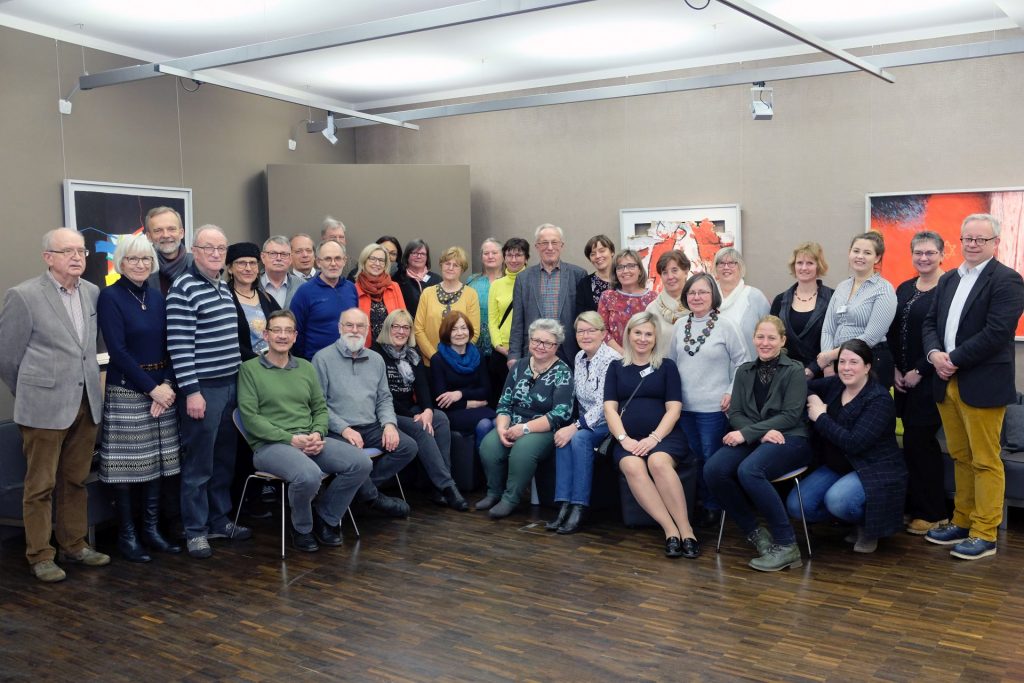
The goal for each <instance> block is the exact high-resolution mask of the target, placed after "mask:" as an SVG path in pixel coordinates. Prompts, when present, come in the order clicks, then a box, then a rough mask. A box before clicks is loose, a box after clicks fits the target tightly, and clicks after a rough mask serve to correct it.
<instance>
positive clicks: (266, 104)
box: [0, 27, 354, 417]
mask: <svg viewBox="0 0 1024 683" xmlns="http://www.w3.org/2000/svg"><path fill="white" fill-rule="evenodd" d="M58 58H59V64H60V66H59V69H58ZM84 59H85V65H86V68H87V69H88V70H89V71H90V72H91V73H95V72H98V71H101V70H103V69H108V68H113V67H118V66H126V65H128V64H131V63H132V62H130V61H128V60H125V59H124V58H121V57H116V56H113V55H110V54H106V53H102V52H97V51H95V50H85V51H84ZM82 60H83V51H82V49H81V48H80V47H77V46H73V45H68V44H64V43H59V44H58V43H55V41H53V40H52V39H48V38H42V37H40V36H35V35H31V34H28V33H23V32H20V31H15V30H12V29H8V28H3V27H0V121H3V122H4V125H3V126H0V150H3V152H2V157H0V158H2V163H0V220H2V221H3V223H2V231H3V237H4V249H3V251H2V252H0V292H3V291H6V290H7V289H8V288H10V287H11V286H13V285H15V284H17V283H18V282H21V281H22V280H25V279H26V278H29V277H32V276H35V275H38V274H39V273H41V272H42V270H43V262H42V258H41V256H40V253H41V251H42V249H41V246H40V238H41V237H42V234H43V233H44V232H45V231H46V230H48V229H50V228H53V227H56V226H58V225H60V224H61V223H62V222H63V216H64V212H63V200H62V196H63V195H62V189H61V188H62V186H61V183H62V181H63V180H64V178H74V179H79V180H98V181H107V182H116V183H137V184H143V185H165V186H175V187H182V186H183V187H191V188H192V190H193V201H194V207H193V209H194V211H193V213H194V221H195V224H196V225H200V224H202V223H216V224H218V225H220V226H222V227H223V228H224V229H225V231H226V232H227V234H228V237H229V239H231V240H232V241H235V240H243V239H253V240H260V239H262V238H263V237H265V236H266V235H267V226H268V221H267V208H266V180H265V168H266V166H267V164H269V163H285V162H291V163H321V164H337V163H352V162H353V161H354V152H353V144H352V140H353V138H352V134H351V133H350V132H347V131H346V132H344V133H341V134H339V138H340V140H339V142H338V145H337V146H335V147H332V146H331V145H330V144H329V143H328V142H327V141H326V140H324V139H323V137H322V136H320V135H308V134H307V133H305V132H304V127H302V126H297V127H298V128H301V129H302V130H301V131H300V132H298V133H297V135H298V142H299V148H298V150H296V151H295V152H289V151H288V148H287V141H288V137H289V135H290V134H291V133H290V132H289V131H290V129H292V127H293V126H295V124H296V123H297V122H299V121H300V120H302V119H304V118H306V116H307V109H306V108H305V107H299V106H297V105H291V104H286V103H282V102H276V101H273V100H268V99H265V98H262V97H256V96H253V95H246V94H242V93H237V92H232V91H229V90H224V89H221V88H216V87H213V86H209V85H204V86H202V87H201V88H200V89H199V91H198V92H195V93H187V92H184V91H183V90H178V89H177V80H176V79H173V78H170V77H163V78H158V79H153V80H150V81H146V82H141V83H132V84H127V85H118V86H112V87H108V88H101V89H98V90H92V91H89V92H78V93H76V94H75V95H74V97H73V98H72V102H73V103H74V109H73V113H72V114H71V115H70V116H63V117H62V116H61V115H60V114H59V113H58V112H57V99H58V93H60V95H61V96H67V94H68V93H69V92H71V88H72V87H73V85H74V83H75V79H76V78H77V77H78V76H79V75H80V74H81V73H82ZM58 71H59V77H58ZM190 87H191V86H190ZM315 114H316V113H315ZM179 131H180V132H179ZM62 141H63V145H62ZM179 150H180V153H179ZM65 165H66V171H65ZM314 227H315V226H309V228H310V229H313V228H314ZM10 415H11V397H10V394H9V393H8V391H7V389H6V387H0V417H9V416H10Z"/></svg>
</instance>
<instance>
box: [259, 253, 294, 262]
mask: <svg viewBox="0 0 1024 683" xmlns="http://www.w3.org/2000/svg"><path fill="white" fill-rule="evenodd" d="M263 253H264V254H266V255H267V256H269V257H270V258H271V259H273V260H277V261H283V260H284V259H286V258H289V257H291V255H292V252H290V251H265V252H263Z"/></svg>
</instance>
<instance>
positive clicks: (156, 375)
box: [0, 207, 1024, 581]
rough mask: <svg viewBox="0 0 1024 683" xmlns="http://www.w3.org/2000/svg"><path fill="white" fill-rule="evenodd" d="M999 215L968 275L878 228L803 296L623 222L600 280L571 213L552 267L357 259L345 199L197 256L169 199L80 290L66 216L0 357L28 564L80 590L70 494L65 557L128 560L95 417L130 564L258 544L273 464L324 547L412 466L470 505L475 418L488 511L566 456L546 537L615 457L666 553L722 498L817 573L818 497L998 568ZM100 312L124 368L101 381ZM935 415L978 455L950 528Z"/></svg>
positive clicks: (2, 316) (302, 545) (686, 541)
mask: <svg viewBox="0 0 1024 683" xmlns="http://www.w3.org/2000/svg"><path fill="white" fill-rule="evenodd" d="M999 230H1000V227H999V223H998V221H997V220H996V219H995V218H993V217H992V216H989V215H984V214H975V215H972V216H968V217H967V218H966V219H965V220H964V222H963V226H962V229H961V245H962V254H963V259H964V263H963V264H962V265H961V266H960V267H959V268H958V269H956V270H953V271H950V272H948V273H945V274H943V272H942V270H941V263H942V259H943V255H944V253H945V245H944V244H943V240H942V238H941V237H940V236H938V235H937V234H935V233H930V232H922V233H919V234H918V235H916V236H915V237H914V239H913V242H912V245H911V252H912V253H911V259H912V263H913V265H914V267H915V269H916V270H917V272H918V276H917V277H915V278H913V279H912V280H909V281H908V282H905V283H902V284H901V285H900V286H899V288H897V289H894V288H893V287H892V285H891V284H890V283H889V282H888V281H886V280H885V279H884V278H882V277H881V275H880V274H879V272H878V265H879V263H880V261H881V259H882V257H883V254H884V251H885V245H884V242H883V241H882V239H881V236H880V235H878V234H877V233H864V234H860V235H857V236H856V237H855V238H854V239H853V241H852V242H851V244H850V249H849V269H850V271H851V273H852V276H851V277H849V278H847V279H845V280H843V281H842V282H840V283H839V285H838V286H837V288H836V289H835V290H834V291H833V290H832V289H830V288H829V287H827V286H825V285H824V284H823V283H822V279H821V278H822V277H823V276H824V275H825V274H826V272H827V270H828V266H827V263H826V262H825V258H824V254H823V250H822V248H821V246H820V245H819V244H817V243H814V242H805V243H802V244H800V245H798V246H797V247H796V248H795V249H794V250H793V252H792V257H791V258H790V261H789V268H790V272H791V273H792V275H793V276H794V278H795V283H794V284H793V286H792V287H790V288H789V289H787V290H786V291H784V292H782V293H780V294H779V295H778V296H777V297H775V299H774V301H773V302H771V303H770V304H769V301H768V299H767V298H766V297H765V295H764V294H763V293H762V292H761V291H760V290H759V289H757V288H755V287H753V286H751V285H749V284H747V283H746V281H745V275H746V266H745V263H744V260H743V257H742V255H741V254H740V252H739V251H738V250H736V249H734V248H732V247H724V248H721V249H719V250H718V251H717V253H716V254H715V256H714V259H713V272H709V273H704V272H702V273H697V274H695V275H693V276H692V277H691V276H690V270H691V264H690V261H689V260H688V258H687V256H686V255H685V254H684V253H683V252H681V251H671V252H668V253H665V254H662V255H661V256H660V258H659V259H658V261H657V263H656V264H655V268H656V270H657V273H658V276H659V280H660V282H661V284H662V291H660V292H655V291H653V290H651V289H650V288H649V287H648V286H647V284H648V283H647V280H648V274H647V273H646V272H645V268H644V265H643V259H642V258H641V255H640V254H638V253H637V252H635V251H633V250H630V249H624V250H620V251H616V249H615V245H614V243H613V241H612V240H611V239H610V238H608V237H607V236H605V235H597V236H595V237H593V238H591V239H590V240H589V241H588V242H587V243H586V247H585V249H584V254H585V256H586V258H587V259H588V260H589V261H590V262H591V264H592V266H593V268H594V270H593V272H592V273H591V274H587V272H586V271H585V270H584V269H583V268H580V267H579V266H576V265H573V264H570V263H568V262H566V261H564V260H563V259H562V250H563V247H564V235H563V232H562V229H561V228H559V227H558V226H555V225H552V224H543V225H541V226H539V227H538V228H537V229H536V231H535V233H534V244H533V246H534V247H535V248H536V250H537V252H538V254H539V263H537V264H536V265H533V266H528V265H527V264H528V262H529V259H530V246H531V245H530V243H529V242H528V241H527V240H525V239H523V238H519V237H516V238H512V239H510V240H507V241H506V242H504V243H499V242H498V241H497V240H494V239H490V238H489V239H487V240H485V241H484V242H483V244H482V247H481V254H480V257H481V259H480V260H481V263H482V270H481V272H479V273H475V274H471V275H468V277H467V276H466V274H467V271H468V270H469V258H468V255H467V254H466V252H465V251H464V250H463V249H462V248H461V247H451V248H448V249H446V250H445V251H443V252H442V253H441V255H440V258H439V270H440V271H441V272H440V274H438V273H436V272H434V271H432V270H431V267H432V264H431V255H430V248H429V246H428V245H427V244H426V243H425V242H424V241H422V240H419V239H414V240H411V241H409V242H408V243H407V244H406V245H405V246H404V248H403V247H402V246H401V245H400V243H399V241H398V239H397V238H395V237H394V236H390V235H385V236H381V237H380V238H379V239H377V240H376V241H375V242H374V243H372V244H370V245H368V246H367V247H365V248H364V249H363V250H362V251H361V252H360V254H359V257H358V259H357V262H356V265H355V267H354V268H352V269H350V270H348V272H347V273H346V268H347V266H348V254H347V250H346V234H345V226H344V224H342V223H341V222H340V221H337V220H335V219H333V218H331V217H328V218H327V219H325V221H324V224H323V226H322V230H321V235H320V241H319V242H318V243H314V240H313V239H312V238H311V237H310V236H309V235H306V234H298V235H294V236H292V237H291V238H287V237H284V236H273V237H271V238H269V239H268V240H266V241H265V242H264V243H263V245H262V246H260V245H256V244H252V243H248V242H241V243H235V244H231V245H229V244H228V240H227V238H226V236H225V234H224V232H223V231H222V230H221V229H220V228H219V227H217V226H214V225H204V226H202V227H200V228H198V229H197V230H196V231H195V234H194V236H193V241H192V244H191V245H190V248H186V246H185V245H184V244H183V238H184V230H183V226H182V222H181V217H180V216H179V215H178V214H177V213H176V212H175V211H174V210H173V209H170V208H167V207H158V208H155V209H152V210H151V211H150V212H149V213H148V215H147V216H146V218H145V223H144V230H143V232H142V234H138V235H131V236H123V237H121V238H119V239H118V242H117V248H116V251H115V253H114V255H113V265H114V268H115V270H116V271H117V272H118V273H119V274H120V275H121V278H120V279H119V280H117V282H115V283H114V284H113V285H111V286H109V287H107V288H105V289H104V290H102V292H101V291H99V290H98V289H97V288H96V287H95V286H94V285H92V284H90V283H89V282H87V281H85V280H82V279H81V276H82V273H83V272H84V268H85V260H86V257H87V256H88V250H87V249H85V245H84V241H83V238H82V236H81V235H80V234H79V233H77V232H75V231H73V230H69V229H65V228H61V229H57V230H53V231H50V232H48V233H47V234H46V235H45V236H44V240H43V242H44V243H43V246H44V251H43V258H44V261H45V262H46V264H47V270H46V272H45V273H44V274H43V275H42V276H41V277H39V278H36V279H34V280H30V281H28V282H25V283H22V284H21V285H18V286H17V287H14V288H12V289H11V290H10V291H9V292H8V293H7V296H6V298H5V302H4V307H3V310H2V311H0V342H3V343H4V346H5V348H6V349H8V350H9V353H7V354H5V355H4V357H3V358H2V359H0V373H2V377H3V379H4V381H5V383H6V384H7V385H8V387H10V389H11V391H12V392H13V393H14V396H15V414H14V419H15V421H16V422H17V423H18V425H19V426H20V428H21V431H22V436H23V440H24V444H25V454H26V459H27V462H28V468H27V469H28V471H27V474H26V482H25V503H24V516H25V528H26V546H27V547H26V555H27V558H28V561H29V564H30V566H31V570H32V573H33V575H34V576H36V577H37V578H39V579H40V580H42V581H59V580H62V579H63V578H64V577H65V574H64V571H63V570H62V569H61V568H60V567H59V566H58V565H57V564H56V562H55V559H56V552H55V550H54V548H53V547H52V546H51V544H50V527H51V504H52V503H51V501H52V498H53V495H54V493H56V500H57V505H58V511H57V514H58V519H57V525H56V539H57V543H58V545H59V546H60V548H61V553H62V557H63V559H64V560H65V561H68V562H80V563H83V564H86V565H103V564H106V563H108V562H109V559H110V558H109V556H107V555H105V554H103V553H100V552H99V551H97V550H95V549H93V548H91V547H89V545H88V544H87V543H86V541H85V530H86V518H85V495H86V494H85V488H84V481H85V478H86V476H87V475H88V473H89V465H90V462H91V455H92V452H93V446H94V444H95V442H96V435H97V429H98V428H100V427H101V428H102V432H101V436H100V440H99V443H100V448H99V452H100V469H99V476H100V478H101V480H102V481H104V482H106V483H108V484H110V485H111V486H112V488H113V491H114V492H115V499H116V502H117V510H118V521H119V530H118V551H119V552H120V554H121V555H122V556H123V557H124V558H126V559H128V560H130V561H136V562H147V561H150V560H151V559H152V556H151V554H150V553H152V552H170V553H177V552H181V551H182V550H183V549H184V550H185V551H187V552H188V554H189V555H191V556H192V557H196V558H205V557H209V556H210V555H211V554H212V552H213V551H212V547H211V545H210V541H211V540H215V539H223V538H231V539H236V540H244V539H246V538H249V537H250V536H251V534H252V532H251V530H250V529H249V528H247V527H245V526H242V525H236V524H234V523H233V522H232V520H231V517H230V513H231V511H232V509H233V508H234V507H235V506H236V505H241V504H243V501H239V500H233V495H232V483H233V482H235V481H237V480H238V479H239V478H244V476H246V475H247V474H248V473H249V472H251V471H252V469H253V467H255V468H257V469H259V470H261V471H266V472H270V473H272V474H274V475H276V476H278V477H280V478H281V479H283V480H285V481H287V482H288V483H289V487H288V492H289V493H288V496H289V502H290V507H291V539H292V544H293V545H294V547H295V548H297V549H299V550H302V551H309V552H312V551H315V550H317V549H318V548H319V547H320V546H321V545H327V546H337V545H340V544H341V543H342V536H341V530H340V522H341V517H342V515H343V514H344V512H345V510H346V509H347V508H348V507H349V506H350V505H351V504H352V503H353V502H355V501H360V502H362V503H363V504H365V506H366V507H368V508H369V509H372V510H376V511H378V512H379V513H381V514H384V515H387V516H393V517H405V516H407V515H408V514H409V506H408V504H407V503H406V501H405V500H404V496H403V497H402V498H396V497H393V496H389V495H387V494H384V493H382V492H381V491H380V490H379V487H380V486H382V485H383V483H384V482H386V481H388V480H389V479H391V478H392V477H394V476H395V475H397V474H398V473H399V472H400V471H401V470H402V469H403V468H405V467H406V465H408V464H409V463H410V462H412V461H413V460H414V459H416V458H418V459H419V461H420V463H421V464H422V469H423V471H424V472H425V475H426V479H427V480H428V482H429V485H428V493H429V494H430V496H431V497H432V498H433V499H434V500H435V501H436V502H437V503H439V504H443V505H447V506H449V507H451V508H452V509H455V510H459V511H465V510H468V509H469V508H470V505H469V503H468V502H467V501H466V499H465V498H464V497H463V494H462V492H461V491H460V490H459V488H458V486H457V485H456V483H455V481H454V479H453V477H452V471H451V470H452V467H451V453H452V443H453V438H454V437H453V434H457V435H462V436H464V437H465V438H467V439H472V441H473V443H474V445H475V450H476V453H477V454H478V456H479V458H480V462H481V464H482V468H483V471H484V474H485V478H486V492H485V495H484V496H483V498H481V499H479V500H477V501H476V502H475V505H474V508H475V509H476V510H478V511H487V513H488V514H489V516H490V517H491V518H492V519H501V518H504V517H507V516H509V515H511V514H513V513H514V512H515V510H516V509H517V508H518V507H519V506H520V505H521V504H522V503H523V501H524V500H527V499H528V496H529V489H530V483H531V481H532V479H533V477H534V474H535V472H536V470H537V468H538V466H539V464H540V463H541V462H542V461H544V460H546V459H548V458H551V457H554V459H555V470H556V487H555V502H556V503H557V504H558V512H557V515H556V516H555V517H554V519H552V520H551V521H550V522H548V523H547V524H546V528H547V529H548V530H551V531H554V532H556V533H559V534H570V533H574V532H576V531H577V530H578V529H579V528H580V526H581V524H583V523H584V522H585V520H586V518H587V514H588V509H589V506H590V496H591V479H592V475H593V468H594V459H595V454H607V455H608V456H609V457H610V458H612V460H613V462H614V463H615V464H616V466H617V468H618V469H619V471H620V472H621V473H622V475H623V477H624V478H625V481H626V482H627V483H628V486H629V489H630V491H631V493H632V495H633V496H634V498H635V499H636V502H637V503H639V505H640V506H641V507H642V508H643V509H644V510H645V511H646V512H647V513H648V514H649V515H650V516H651V518H653V519H654V521H655V522H656V523H657V524H658V525H659V526H660V527H661V529H662V531H663V532H664V537H665V543H664V553H665V555H667V556H668V557H673V558H675V557H686V558H696V557H698V556H699V554H700V552H701V547H700V543H699V541H698V539H697V536H696V533H695V531H694V526H697V527H701V528H713V527H716V526H717V525H718V524H719V523H720V522H721V516H722V514H723V511H724V512H725V513H728V516H729V518H730V519H731V520H733V521H734V522H735V524H736V525H738V526H739V527H740V529H741V530H742V531H743V533H744V535H745V537H746V539H747V540H748V541H749V542H750V543H751V544H752V545H753V546H754V548H755V550H756V556H755V557H754V558H753V559H752V560H751V561H750V566H751V567H753V568H754V569H758V570H761V571H777V570H780V569H783V568H786V567H797V566H800V564H801V561H802V558H801V553H800V549H799V546H798V545H797V543H796V539H795V534H794V530H793V527H792V525H791V524H790V521H789V520H790V518H791V517H794V516H799V515H800V514H804V515H806V519H807V521H810V522H814V521H826V520H830V519H838V520H840V521H842V522H845V523H848V524H850V525H852V527H853V529H854V530H853V531H852V533H851V534H850V537H849V539H848V540H849V541H850V542H851V543H853V544H854V550H855V551H857V552H872V551H874V550H875V548H876V547H877V543H878V540H879V539H880V538H883V537H885V536H887V535H890V534H892V533H894V532H896V531H897V530H898V529H900V528H905V529H906V530H907V531H908V532H910V533H915V534H923V535H925V536H926V538H927V539H928V540H929V541H931V542H933V543H938V544H942V545H950V546H952V554H953V555H954V556H956V557H960V558H964V559H977V558H979V557H985V556H988V555H991V554H993V553H995V540H996V527H997V526H998V524H999V522H1000V516H1001V512H1002V492H1003V487H1002V467H1001V461H1000V460H999V441H998V437H999V430H1000V427H1001V421H1002V413H1003V411H1004V406H1005V405H1006V404H1007V403H1010V402H1011V401H1012V400H1013V398H1014V386H1013V374H1014V373H1013V353H1014V351H1013V343H1012V342H1013V330H1014V328H1015V325H1016V322H1017V319H1018V318H1019V316H1020V314H1021V311H1022V308H1024V281H1022V280H1021V276H1020V275H1019V274H1018V273H1016V272H1014V271H1013V270H1012V269H1010V268H1007V267H1006V266H1003V265H1002V264H1000V263H999V262H998V261H997V260H995V258H994V256H995V252H996V249H997V247H998V244H999ZM222 275H224V276H225V277H224V278H222ZM97 329H99V330H101V331H102V333H103V340H104V342H105V344H106V347H107V350H108V352H109V356H110V363H109V366H108V367H107V376H106V385H105V390H104V391H103V395H101V390H100V378H99V368H98V367H97V364H96V362H95V357H96V355H95V353H96V336H97ZM570 331H571V333H570ZM890 391H892V392H894V393H893V394H890ZM893 395H894V396H895V400H894V398H893ZM897 415H899V416H900V417H902V418H903V426H904V433H903V448H902V449H901V448H900V446H899V444H898V441H897V434H896V417H897ZM236 423H237V424H238V425H239V426H240V427H241V429H236ZM940 425H941V426H943V427H945V430H946V438H947V443H948V446H949V451H950V455H951V456H952V457H953V459H954V461H955V464H956V469H955V471H956V483H957V493H956V499H955V510H954V514H953V516H952V519H951V520H950V519H949V518H948V515H947V513H946V501H945V493H944V491H943V486H942V460H941V451H940V450H939V447H938V442H937V440H936V433H937V431H938V428H939V426H940ZM239 431H241V433H242V434H243V435H244V438H241V439H240V438H239ZM236 455H238V456H239V457H237V460H236ZM597 457H600V455H598V456H597ZM812 466H813V469H812V471H811V472H810V473H809V474H808V475H807V476H806V477H805V478H804V479H803V482H802V492H803V500H802V504H801V501H798V500H796V499H795V498H794V495H790V496H789V499H787V500H785V501H784V500H783V499H782V497H781V496H780V494H779V492H778V490H777V489H776V488H775V486H774V485H773V484H772V480H773V479H776V478H778V477H780V476H783V475H785V474H787V473H790V472H793V471H795V470H798V469H800V468H802V467H812ZM684 471H685V472H688V473H690V474H687V475H683V474H681V473H683V472H684ZM179 473H180V477H179V476H178V475H179ZM686 476H694V477H695V479H696V481H695V482H689V483H693V484H695V490H696V492H697V493H696V496H697V500H696V501H688V500H687V496H686V493H685V488H686V487H684V481H683V479H685V478H686ZM691 513H693V514H694V519H692V520H691ZM905 515H906V516H907V517H908V518H909V523H907V522H905V521H904V517H905ZM759 517H761V518H763V520H764V524H763V525H762V524H761V523H760V522H759ZM178 519H180V525H178V524H173V522H174V521H175V520H178ZM166 520H171V521H172V526H174V527H177V526H180V529H179V528H168V527H167V523H166ZM161 524H163V525H164V526H163V529H161ZM179 534H180V536H179ZM179 538H181V539H182V540H184V544H183V545H182V544H181V543H180V541H179Z"/></svg>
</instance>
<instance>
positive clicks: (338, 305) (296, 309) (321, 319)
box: [288, 240, 359, 360]
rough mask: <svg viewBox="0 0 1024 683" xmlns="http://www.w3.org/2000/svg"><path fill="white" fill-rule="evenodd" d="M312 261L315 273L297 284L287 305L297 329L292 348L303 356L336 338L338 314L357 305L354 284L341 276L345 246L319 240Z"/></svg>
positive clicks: (336, 339)
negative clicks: (315, 262)
mask: <svg viewBox="0 0 1024 683" xmlns="http://www.w3.org/2000/svg"><path fill="white" fill-rule="evenodd" d="M316 261H317V266H319V268H320V271H319V272H318V273H317V276H316V277H314V278H313V279H312V280H309V281H308V282H306V283H305V284H303V285H302V286H301V287H299V289H298V291H296V292H295V295H294V296H293V297H292V300H291V303H290V304H289V305H288V308H289V309H290V310H291V312H292V313H294V314H295V320H296V326H297V327H298V330H299V332H298V334H299V336H298V338H297V339H296V341H295V348H294V349H293V351H294V353H295V355H297V356H301V357H302V358H305V359H306V360H312V359H313V356H315V355H316V352H317V351H319V350H320V349H322V348H325V347H327V346H330V345H331V344H333V343H334V342H336V341H338V317H339V316H340V315H341V314H342V313H343V312H345V311H347V310H348V309H350V308H355V307H357V306H358V305H359V294H358V293H357V292H356V286H355V285H354V284H352V283H351V282H349V281H348V280H346V279H345V278H344V277H342V273H344V272H345V264H346V263H347V262H348V255H347V254H346V252H345V247H344V246H343V245H342V244H341V243H339V242H335V241H334V240H328V241H326V242H321V243H320V246H319V247H317V250H316Z"/></svg>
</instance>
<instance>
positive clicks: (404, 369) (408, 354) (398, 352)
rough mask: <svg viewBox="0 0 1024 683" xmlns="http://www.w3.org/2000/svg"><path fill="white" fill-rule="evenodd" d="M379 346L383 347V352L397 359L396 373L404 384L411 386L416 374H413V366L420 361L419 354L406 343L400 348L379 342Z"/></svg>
mask: <svg viewBox="0 0 1024 683" xmlns="http://www.w3.org/2000/svg"><path fill="white" fill-rule="evenodd" d="M380 347H381V348H382V349H384V352H385V353H387V354H388V356H390V357H391V358H392V359H393V360H396V361H398V362H397V363H396V365H397V366H398V374H399V376H401V378H402V382H403V383H405V386H407V387H411V386H412V383H413V380H414V379H415V378H416V376H415V375H414V374H413V371H412V369H413V367H414V366H416V364H417V363H419V362H420V354H419V353H417V352H416V349H414V348H412V347H411V346H409V345H408V344H406V345H405V346H403V347H402V348H400V349H399V348H396V347H395V346H394V345H393V344H381V345H380Z"/></svg>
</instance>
